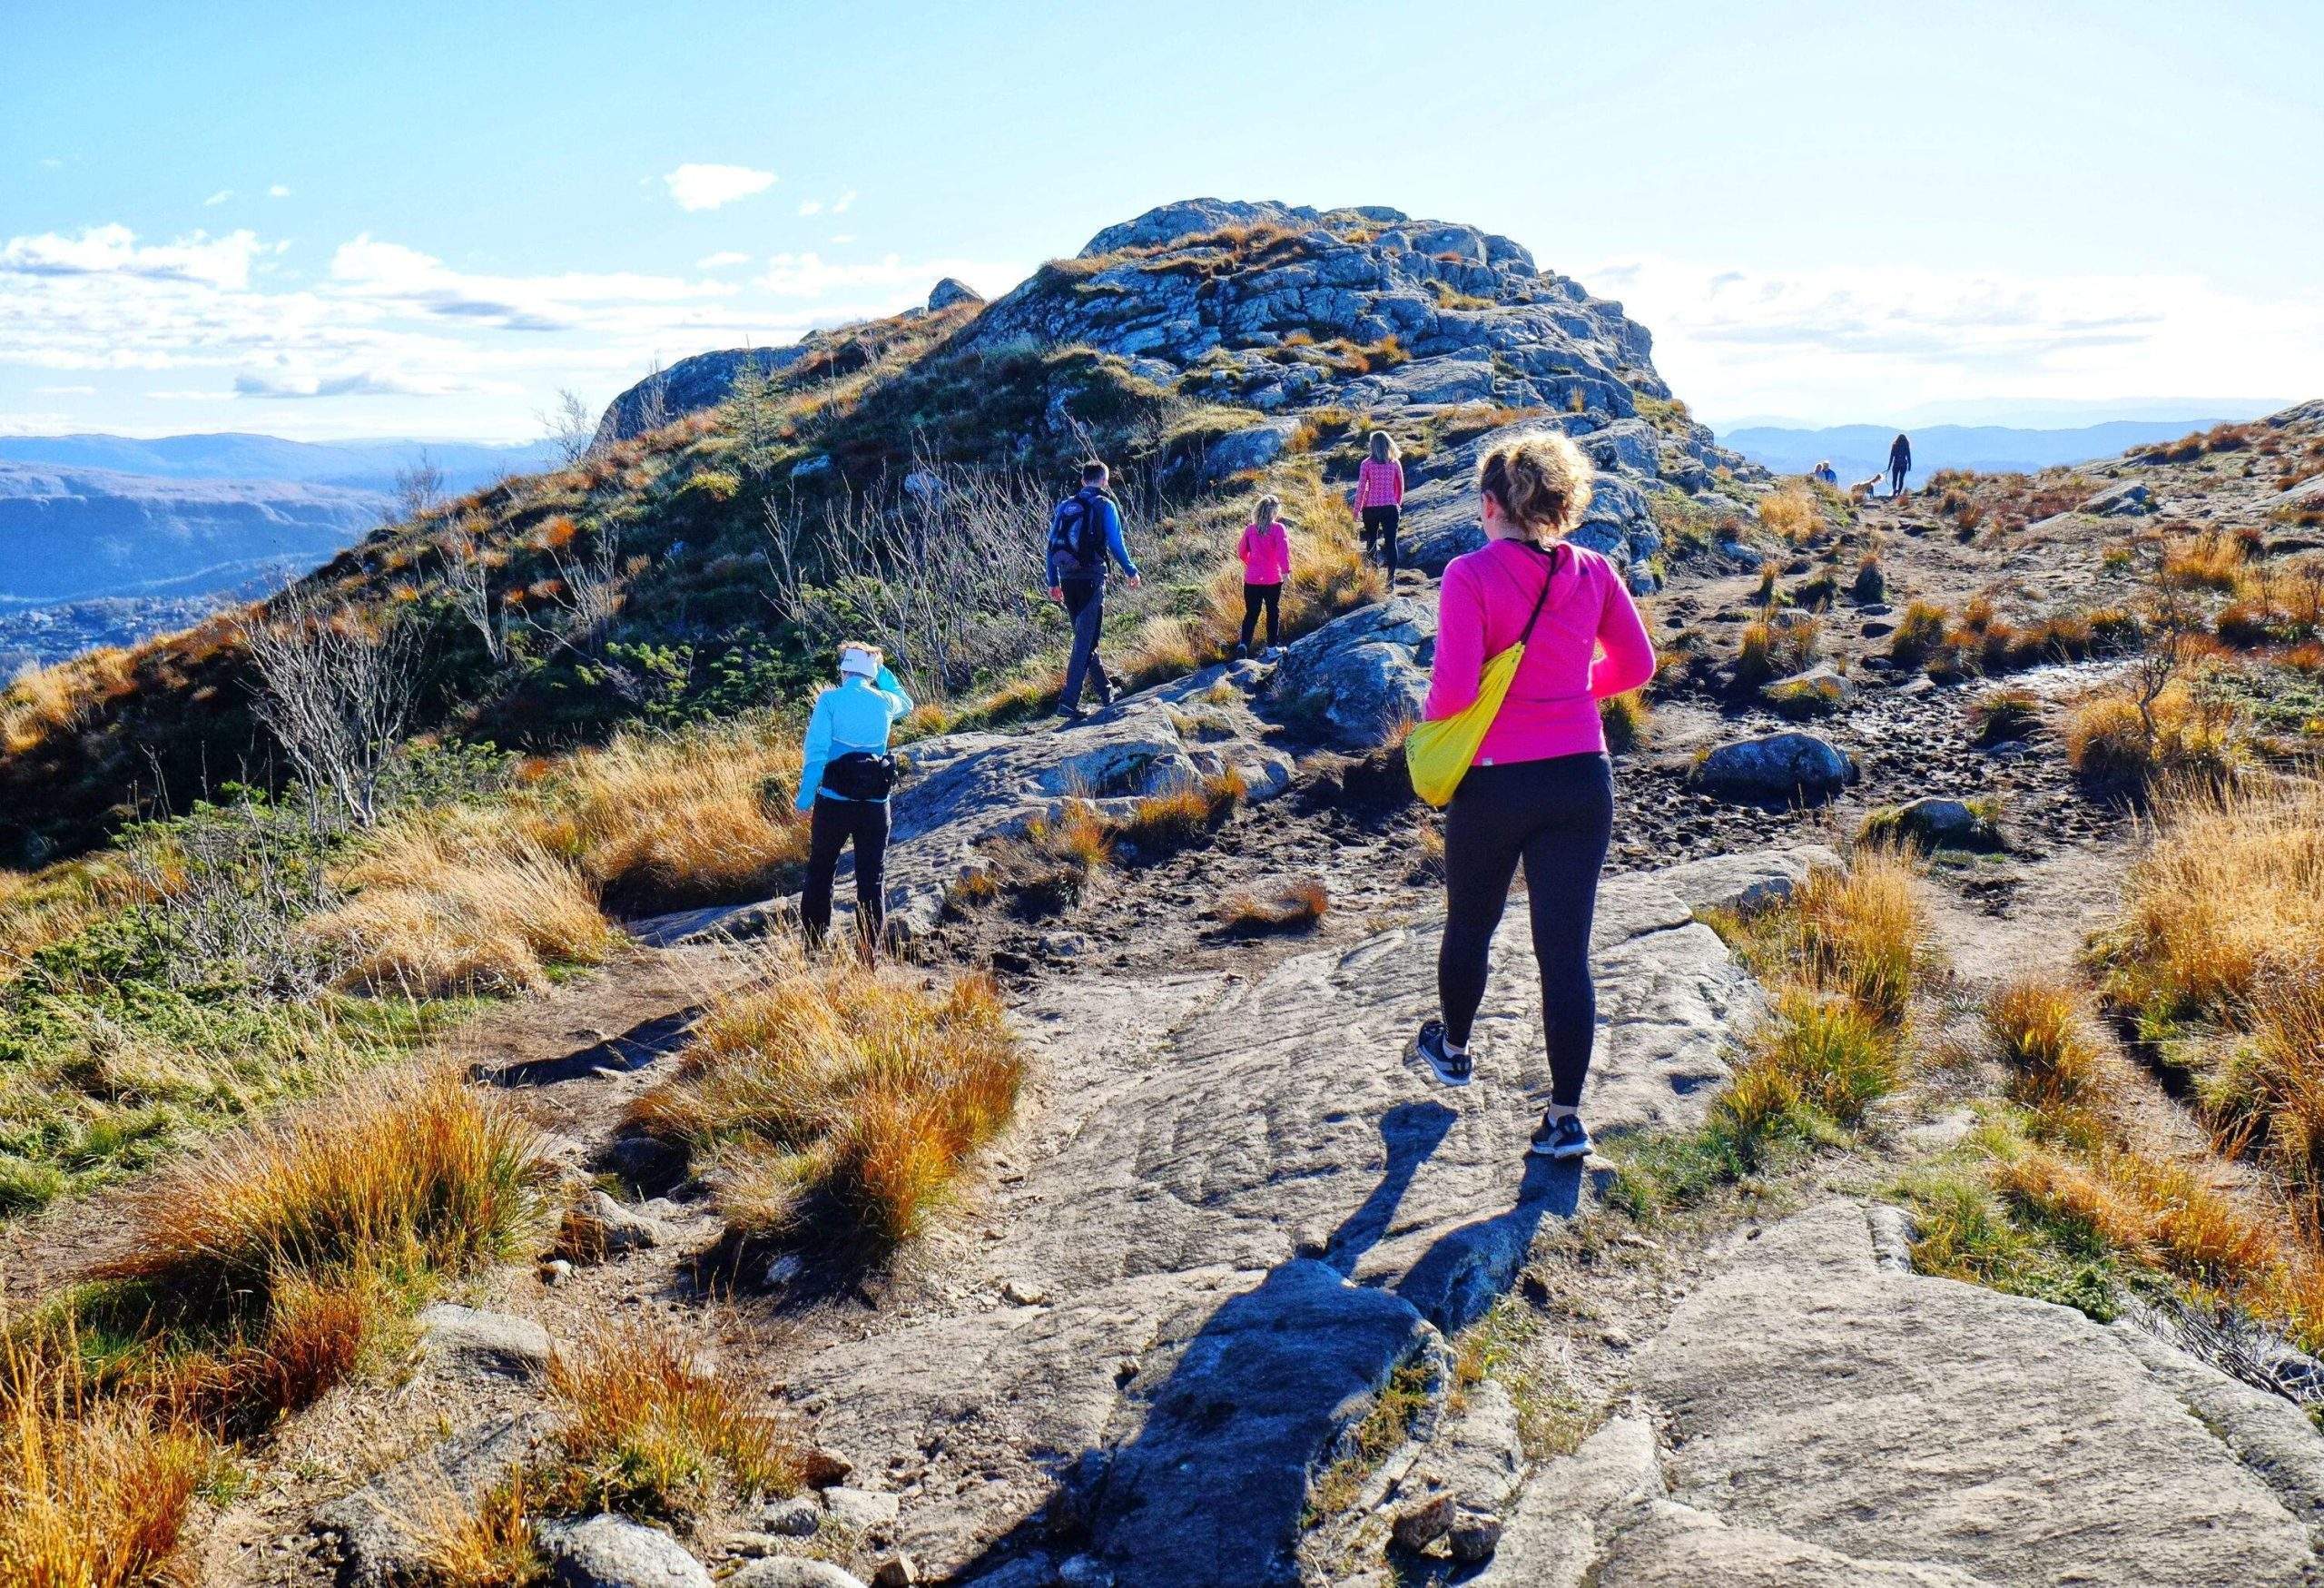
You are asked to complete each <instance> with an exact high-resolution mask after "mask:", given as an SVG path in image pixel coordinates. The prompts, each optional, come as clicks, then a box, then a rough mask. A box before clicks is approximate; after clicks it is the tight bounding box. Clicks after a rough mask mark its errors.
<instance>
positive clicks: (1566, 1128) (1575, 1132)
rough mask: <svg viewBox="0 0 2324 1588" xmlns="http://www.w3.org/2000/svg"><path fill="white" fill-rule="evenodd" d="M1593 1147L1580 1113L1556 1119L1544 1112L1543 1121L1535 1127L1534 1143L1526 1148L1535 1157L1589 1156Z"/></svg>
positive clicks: (1563, 1157)
mask: <svg viewBox="0 0 2324 1588" xmlns="http://www.w3.org/2000/svg"><path fill="white" fill-rule="evenodd" d="M1593 1147H1594V1143H1592V1142H1591V1141H1590V1131H1589V1129H1588V1128H1587V1127H1586V1126H1584V1125H1583V1124H1582V1122H1581V1115H1580V1114H1567V1115H1564V1116H1563V1117H1561V1118H1560V1119H1551V1118H1550V1117H1549V1115H1547V1114H1543V1115H1542V1116H1541V1123H1540V1124H1539V1125H1536V1126H1534V1127H1533V1144H1532V1145H1531V1146H1530V1147H1528V1148H1527V1149H1525V1150H1526V1152H1527V1153H1529V1154H1530V1155H1531V1156H1532V1157H1534V1158H1551V1159H1565V1158H1587V1157H1589V1156H1590V1152H1591V1150H1592V1149H1593Z"/></svg>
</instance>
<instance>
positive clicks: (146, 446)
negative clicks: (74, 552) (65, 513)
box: [0, 431, 549, 495]
mask: <svg viewBox="0 0 2324 1588" xmlns="http://www.w3.org/2000/svg"><path fill="white" fill-rule="evenodd" d="M422 453H425V454H426V455H427V457H428V461H429V462H431V463H433V464H434V465H435V466H436V467H437V468H438V469H442V470H443V471H444V481H445V485H446V487H447V488H448V489H449V490H450V491H451V492H452V493H453V494H455V495H458V494H459V493H461V492H464V491H471V490H474V489H475V488H477V487H478V486H480V485H488V484H490V483H491V482H492V481H494V480H496V479H498V478H500V477H501V476H503V475H505V474H527V473H530V472H532V471H533V470H535V469H543V468H546V467H547V464H548V462H549V448H548V445H547V443H546V442H541V441H527V442H519V443H517V444H515V445H510V446H485V445H478V444H477V443H474V442H468V441H413V440H393V439H388V440H370V441H286V440H284V439H281V437H279V436H252V435H244V434H240V433H237V432H233V431H224V432H221V433H219V434H217V435H207V436H155V437H152V438H140V437H134V436H104V435H78V436H0V463H34V464H44V465H46V466H47V467H49V468H52V469H107V470H110V471H112V472H113V473H116V474H143V475H150V476H153V477H154V478H160V479H233V480H245V481H252V482H257V481H284V482H292V483H297V484H303V485H335V486H344V487H347V488H349V489H351V490H360V491H371V492H375V493H379V494H382V495H384V494H385V493H386V492H388V491H389V490H391V489H392V488H394V486H395V477H396V471H397V470H398V469H407V468H409V467H410V466H411V465H412V464H414V463H416V462H418V461H419V458H420V455H421V454H422Z"/></svg>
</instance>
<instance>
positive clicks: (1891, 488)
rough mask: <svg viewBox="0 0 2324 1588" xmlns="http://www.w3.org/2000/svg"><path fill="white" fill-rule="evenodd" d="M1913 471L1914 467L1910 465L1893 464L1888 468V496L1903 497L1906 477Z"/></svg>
mask: <svg viewBox="0 0 2324 1588" xmlns="http://www.w3.org/2000/svg"><path fill="white" fill-rule="evenodd" d="M1912 469H1913V466H1912V465H1911V464H1909V463H1891V464H1890V465H1889V466H1888V494H1889V495H1890V496H1892V497H1901V496H1903V495H1904V494H1905V475H1907V474H1909V473H1911V472H1912Z"/></svg>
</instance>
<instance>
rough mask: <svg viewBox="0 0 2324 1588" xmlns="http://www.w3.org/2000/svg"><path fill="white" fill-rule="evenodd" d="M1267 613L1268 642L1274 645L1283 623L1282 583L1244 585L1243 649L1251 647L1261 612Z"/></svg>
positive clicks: (1241, 643) (1241, 642)
mask: <svg viewBox="0 0 2324 1588" xmlns="http://www.w3.org/2000/svg"><path fill="white" fill-rule="evenodd" d="M1262 611H1264V612H1265V614H1266V615H1267V644H1269V645H1270V646H1272V645H1273V644H1275V637H1276V635H1277V633H1278V632H1279V630H1280V628H1281V626H1282V624H1283V587H1282V586H1281V585H1246V586H1244V587H1243V637H1242V639H1241V641H1240V642H1238V643H1240V645H1241V646H1242V647H1243V649H1245V650H1246V651H1247V650H1249V649H1250V648H1251V636H1252V635H1253V634H1254V633H1256V631H1257V629H1258V626H1259V614H1260V613H1261V612H1262Z"/></svg>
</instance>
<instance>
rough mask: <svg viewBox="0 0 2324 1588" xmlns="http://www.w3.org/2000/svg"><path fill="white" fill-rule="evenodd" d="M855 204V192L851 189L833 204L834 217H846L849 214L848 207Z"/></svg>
mask: <svg viewBox="0 0 2324 1588" xmlns="http://www.w3.org/2000/svg"><path fill="white" fill-rule="evenodd" d="M853 202H855V190H854V189H853V188H850V189H848V190H847V191H846V192H843V193H842V194H840V196H839V197H838V198H837V199H836V200H834V201H833V202H832V214H834V215H844V214H846V213H847V207H848V206H849V205H850V204H852V203H853Z"/></svg>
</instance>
